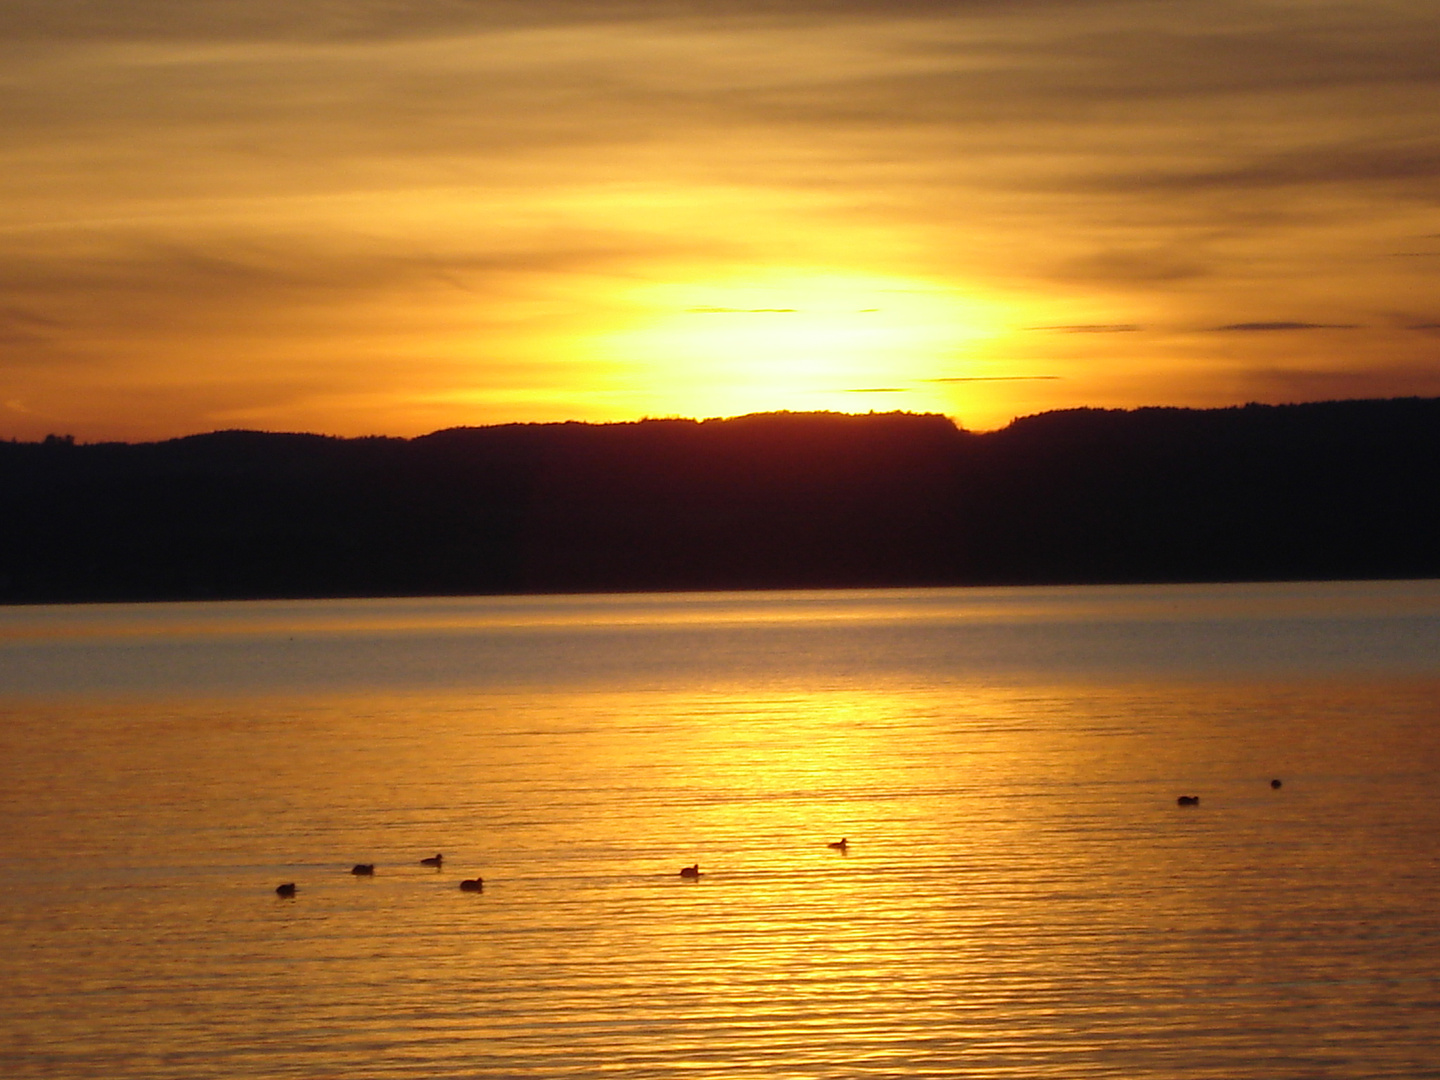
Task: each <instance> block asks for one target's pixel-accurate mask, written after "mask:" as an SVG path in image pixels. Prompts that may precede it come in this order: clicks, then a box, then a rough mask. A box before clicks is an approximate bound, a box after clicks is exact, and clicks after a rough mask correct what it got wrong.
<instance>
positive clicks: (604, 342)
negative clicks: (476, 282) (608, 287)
mask: <svg viewBox="0 0 1440 1080" xmlns="http://www.w3.org/2000/svg"><path fill="white" fill-rule="evenodd" d="M625 301H626V303H627V305H628V306H629V307H630V308H631V309H632V311H633V312H634V315H633V318H632V319H630V320H629V321H628V324H627V325H625V326H622V327H620V328H618V329H616V330H614V331H612V332H610V333H607V334H605V335H603V336H601V337H600V338H598V339H597V340H596V341H595V343H594V352H595V355H596V356H597V358H599V359H603V360H605V361H608V362H610V363H615V364H619V365H623V366H624V367H626V368H628V369H629V370H630V371H631V372H633V378H634V380H635V383H636V385H637V386H638V387H643V390H644V395H645V397H647V398H648V399H651V400H652V402H653V405H654V407H655V410H656V411H660V412H674V413H682V414H687V415H711V416H713V415H719V414H726V413H738V412H751V411H764V410H774V409H838V410H843V411H854V410H856V409H857V408H859V409H864V408H873V407H883V408H887V409H888V408H904V409H915V410H928V409H937V408H943V405H944V404H945V400H944V397H943V393H942V392H941V391H940V390H939V389H938V388H937V386H936V385H935V384H934V383H933V382H932V381H930V380H933V379H935V378H936V377H937V376H939V375H943V374H944V373H945V372H946V371H948V370H949V369H951V368H953V367H954V366H955V365H956V363H957V362H958V361H961V360H963V358H965V357H966V356H969V355H971V354H972V353H973V352H974V351H976V350H977V349H978V348H979V347H980V346H981V345H982V344H983V343H984V342H985V341H986V340H987V339H989V338H992V337H994V336H995V335H997V334H998V333H1000V332H1001V327H1002V326H1003V320H1002V318H1001V315H1000V312H999V308H998V305H996V304H993V303H990V302H986V301H983V300H979V299H976V298H973V297H969V296H966V295H963V294H962V293H960V292H959V291H958V290H956V289H954V288H947V287H944V286H941V285H938V284H935V283H933V282H929V281H924V280H920V279H912V278H903V277H886V276H872V275H860V274H840V273H827V272H807V271H803V270H788V271H772V272H770V273H767V274H761V275H754V274H751V275H747V276H746V277H744V278H743V279H742V278H739V277H736V278H733V279H728V280H718V281H697V282H684V283H669V284H654V285H647V286H642V287H640V288H637V289H635V290H633V291H632V292H631V293H629V294H628V295H627V296H626V297H625ZM881 401H883V405H880V402H881Z"/></svg>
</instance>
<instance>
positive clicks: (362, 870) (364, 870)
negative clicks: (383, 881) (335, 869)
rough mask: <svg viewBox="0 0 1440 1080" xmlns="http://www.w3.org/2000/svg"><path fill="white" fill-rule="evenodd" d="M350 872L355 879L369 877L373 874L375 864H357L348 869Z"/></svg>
mask: <svg viewBox="0 0 1440 1080" xmlns="http://www.w3.org/2000/svg"><path fill="white" fill-rule="evenodd" d="M350 872H351V873H352V874H354V875H355V876H356V877H371V876H373V875H374V873H375V864H374V863H373V862H357V863H356V864H355V865H354V866H352V867H351V868H350Z"/></svg>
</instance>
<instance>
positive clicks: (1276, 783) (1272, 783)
mask: <svg viewBox="0 0 1440 1080" xmlns="http://www.w3.org/2000/svg"><path fill="white" fill-rule="evenodd" d="M1270 786H1271V787H1272V788H1275V789H1277V790H1278V789H1279V787H1280V781H1279V780H1271V781H1270Z"/></svg>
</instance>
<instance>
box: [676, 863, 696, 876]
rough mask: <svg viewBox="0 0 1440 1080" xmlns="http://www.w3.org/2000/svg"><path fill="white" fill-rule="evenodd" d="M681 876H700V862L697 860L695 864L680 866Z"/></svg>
mask: <svg viewBox="0 0 1440 1080" xmlns="http://www.w3.org/2000/svg"><path fill="white" fill-rule="evenodd" d="M680 876H681V877H683V878H691V879H692V880H693V879H694V878H698V877H699V876H700V864H699V863H698V862H697V863H696V864H695V865H694V866H682V867H681V868H680Z"/></svg>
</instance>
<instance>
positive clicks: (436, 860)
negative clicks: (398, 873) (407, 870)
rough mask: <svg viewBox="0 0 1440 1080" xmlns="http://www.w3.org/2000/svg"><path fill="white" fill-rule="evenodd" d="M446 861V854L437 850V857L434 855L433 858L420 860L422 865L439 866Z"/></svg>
mask: <svg viewBox="0 0 1440 1080" xmlns="http://www.w3.org/2000/svg"><path fill="white" fill-rule="evenodd" d="M444 861H445V856H444V855H441V854H440V853H439V852H438V851H437V852H436V853H435V857H434V858H433V859H421V860H420V865H421V866H439V865H440V864H441V863H443V862H444Z"/></svg>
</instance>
